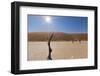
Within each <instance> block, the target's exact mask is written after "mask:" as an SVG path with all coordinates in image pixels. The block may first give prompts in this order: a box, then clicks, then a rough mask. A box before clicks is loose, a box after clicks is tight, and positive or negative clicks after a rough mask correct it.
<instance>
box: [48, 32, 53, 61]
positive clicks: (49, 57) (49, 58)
mask: <svg viewBox="0 0 100 76" xmlns="http://www.w3.org/2000/svg"><path fill="white" fill-rule="evenodd" d="M52 38H53V33H52V34H51V36H50V38H49V40H48V48H49V54H48V60H52V58H51V52H52V48H51V46H50V43H51V40H52Z"/></svg>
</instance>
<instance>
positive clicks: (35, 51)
mask: <svg viewBox="0 0 100 76" xmlns="http://www.w3.org/2000/svg"><path fill="white" fill-rule="evenodd" d="M51 48H52V59H53V60H55V59H83V58H87V57H88V43H87V41H81V43H80V42H78V41H76V42H74V43H72V41H52V42H51ZM48 52H49V51H48V43H47V42H42V41H41V42H38V41H37V42H32V41H31V42H28V51H27V60H47V56H48Z"/></svg>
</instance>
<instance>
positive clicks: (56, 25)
mask: <svg viewBox="0 0 100 76" xmlns="http://www.w3.org/2000/svg"><path fill="white" fill-rule="evenodd" d="M45 17H46V16H42V15H28V32H64V33H87V31H88V18H87V17H78V16H50V19H51V22H50V23H47V22H46V20H45Z"/></svg>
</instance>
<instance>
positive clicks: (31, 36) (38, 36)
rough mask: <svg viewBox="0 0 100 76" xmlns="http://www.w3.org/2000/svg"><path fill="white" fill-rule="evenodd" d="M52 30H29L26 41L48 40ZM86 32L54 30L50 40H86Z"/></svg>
mask: <svg viewBox="0 0 100 76" xmlns="http://www.w3.org/2000/svg"><path fill="white" fill-rule="evenodd" d="M51 33H52V32H29V33H28V41H48V39H49V37H50V35H51ZM87 39H88V38H87V33H77V34H72V33H70V34H69V33H63V32H54V36H53V38H52V41H71V40H82V41H83V40H84V41H87Z"/></svg>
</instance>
